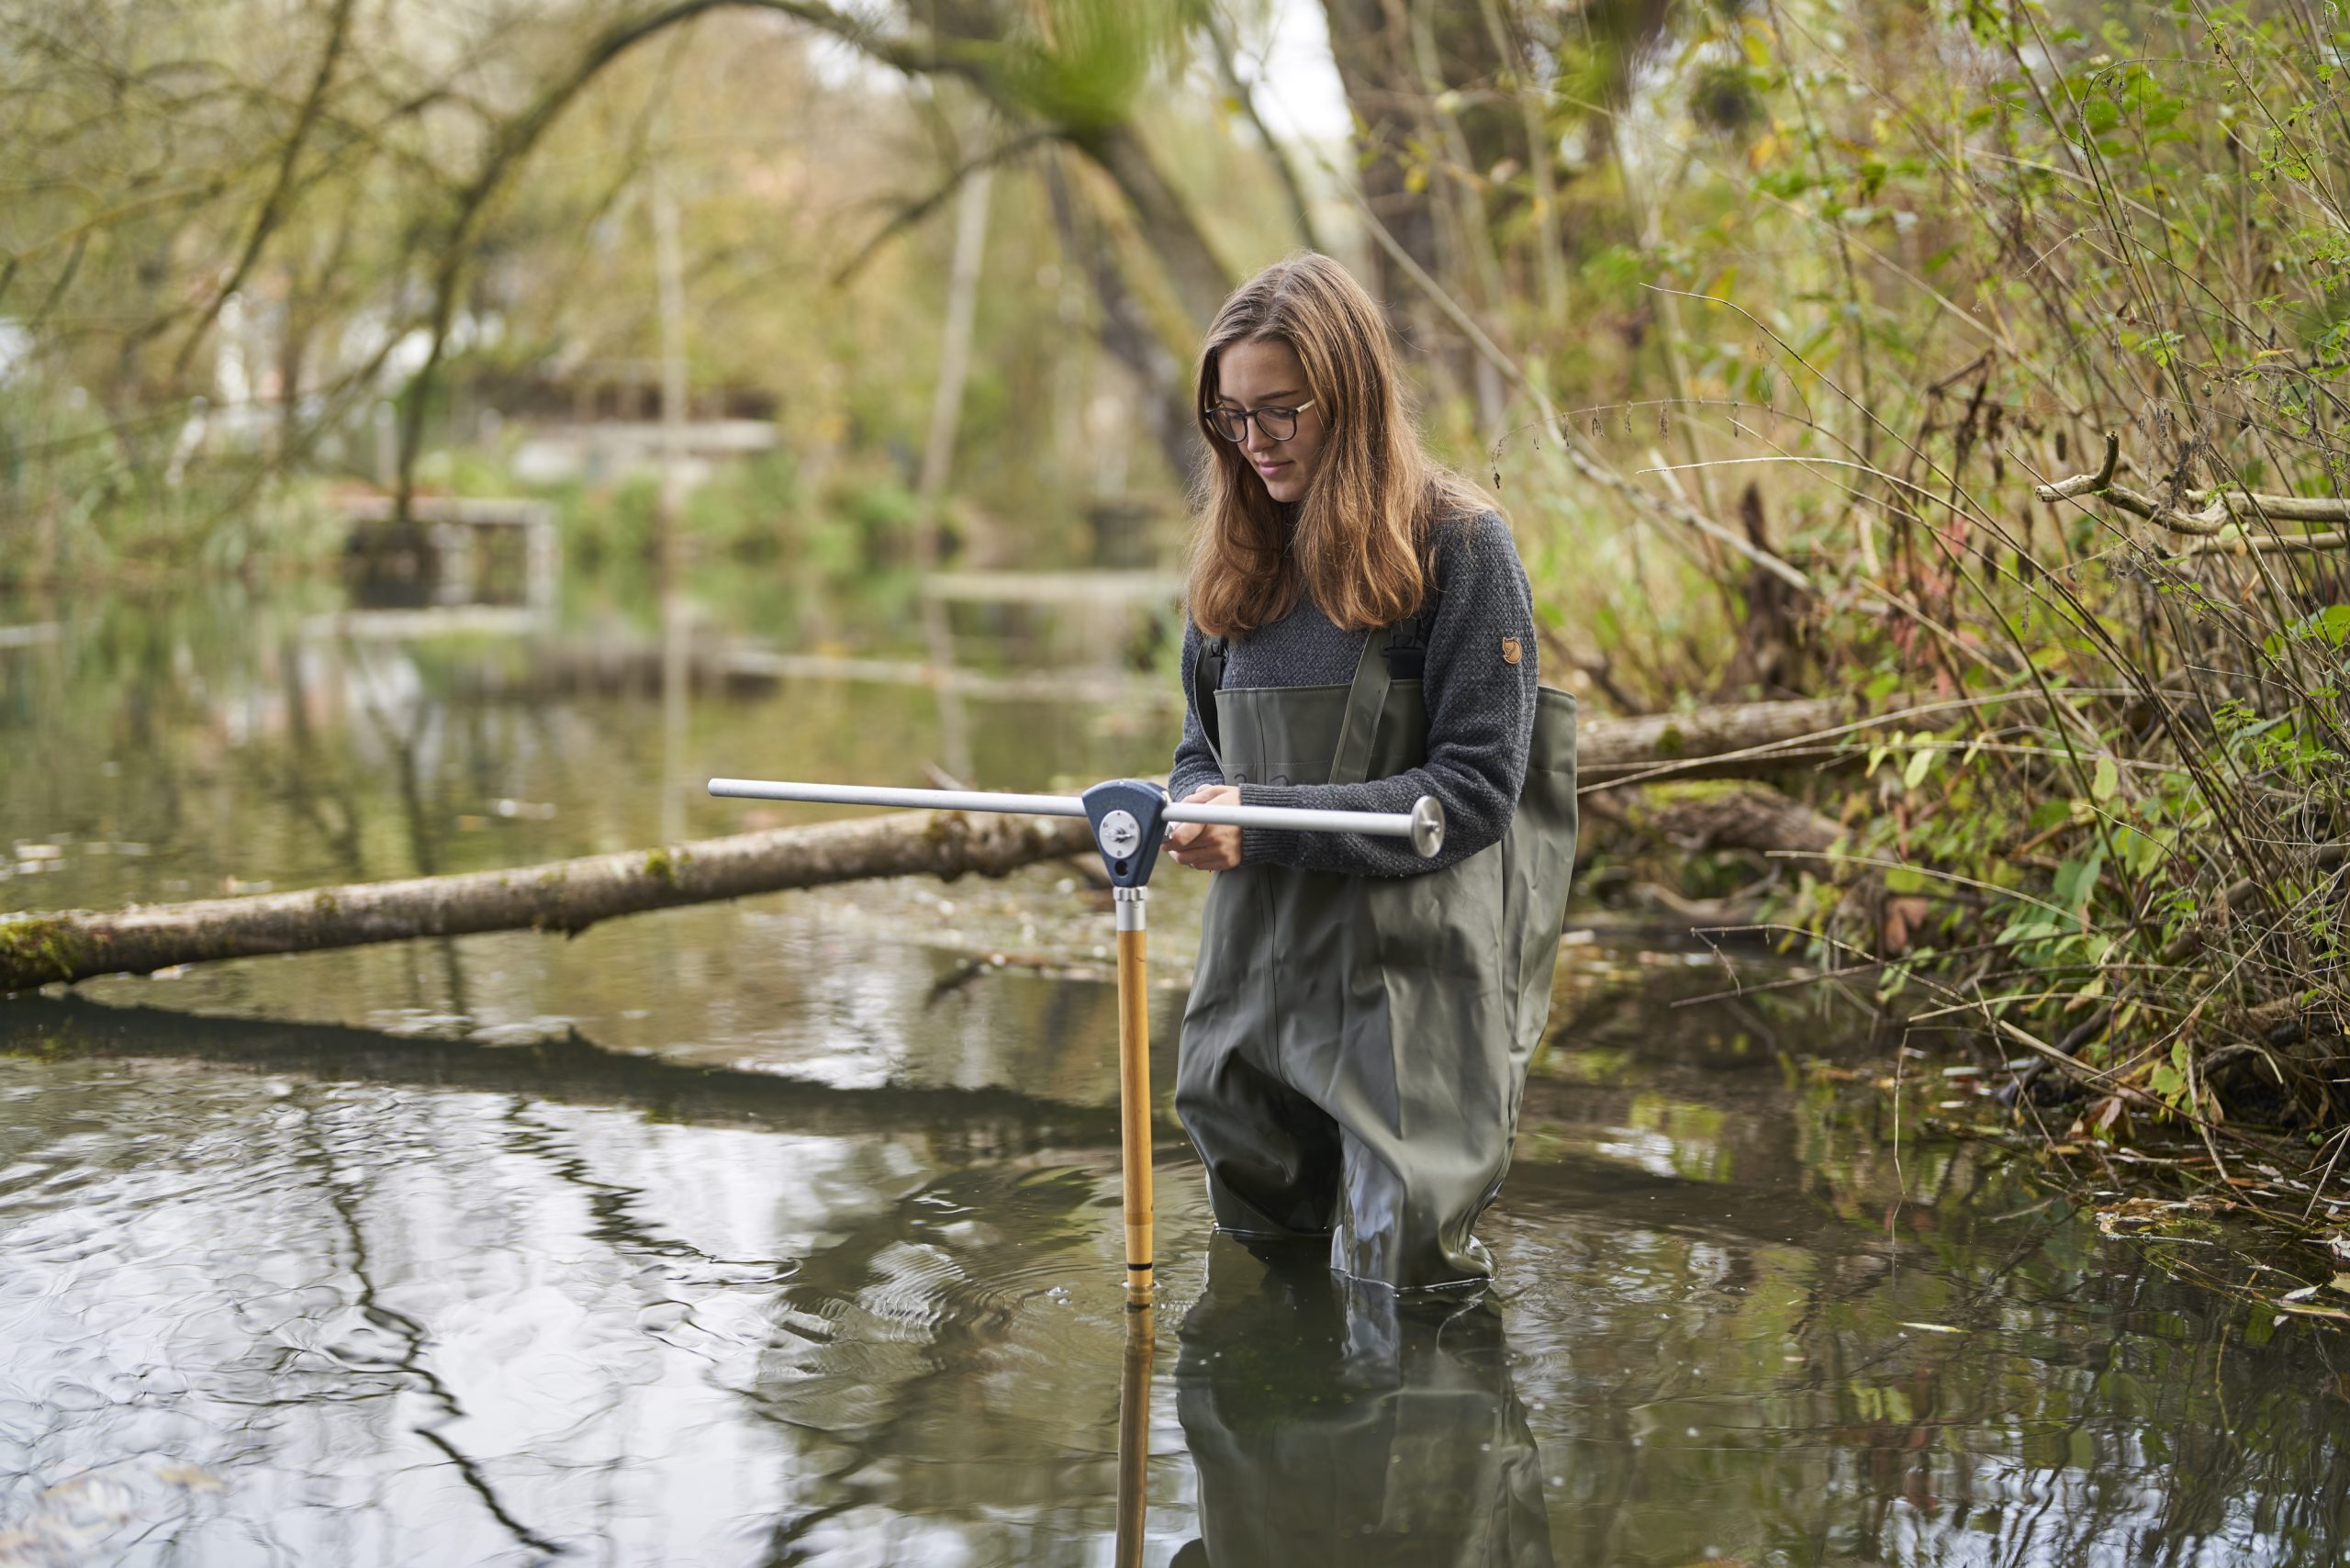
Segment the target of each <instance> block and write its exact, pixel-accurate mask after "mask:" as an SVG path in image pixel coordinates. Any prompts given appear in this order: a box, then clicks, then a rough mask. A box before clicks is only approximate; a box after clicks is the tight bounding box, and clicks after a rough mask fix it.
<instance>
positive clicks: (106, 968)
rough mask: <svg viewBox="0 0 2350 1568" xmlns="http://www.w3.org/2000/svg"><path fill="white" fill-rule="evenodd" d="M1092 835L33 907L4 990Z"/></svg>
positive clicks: (563, 866) (676, 853)
mask: <svg viewBox="0 0 2350 1568" xmlns="http://www.w3.org/2000/svg"><path fill="white" fill-rule="evenodd" d="M1091 847H1092V838H1091V834H1090V833H1089V831H1088V830H1087V827H1086V824H1085V823H1084V821H1083V819H1081V818H1076V817H1071V818H1038V817H1013V816H992V815H989V814H987V813H984V812H981V813H965V812H905V813H901V814H896V815H891V816H881V817H859V818H856V819H855V820H853V821H849V822H837V823H819V824H815V825H812V826H807V827H786V828H773V829H769V830H767V831H766V832H763V833H744V834H733V835H731V836H728V837H725V838H709V839H703V840H701V841H699V842H698V843H693V844H678V845H671V846H666V847H663V848H658V849H636V850H630V851H627V852H625V853H622V854H618V855H590V856H585V857H581V858H579V859H576V860H558V861H555V862H554V863H553V864H552V865H545V866H526V867H522V868H518V869H515V870H509V871H466V872H460V873H457V874H455V875H453V876H443V877H414V878H410V879H406V880H403V881H397V882H361V883H355V884H353V885H349V886H344V887H334V888H315V889H311V890H307V891H303V892H291V893H263V894H261V895H258V896H255V897H250V898H232V899H206V900H203V901H201V902H195V903H177V904H152V905H140V904H132V905H130V906H129V907H127V908H124V909H119V910H114V911H111V912H107V913H90V912H84V911H75V912H73V913H63V914H47V915H28V916H18V917H16V918H12V919H0V992H5V991H24V990H28V989H30V988H32V987H35V986H39V985H44V984H47V983H49V982H50V981H54V980H86V979H88V978H90V977H91V976H93V975H106V974H117V973H130V974H146V973H149V972H151V971H153V970H155V969H166V968H169V967H171V966H173V965H176V964H192V963H199V962H204V961H207V960H210V959H215V958H254V957H257V956H259V955H262V954H265V953H307V952H314V951H316V950H318V949H320V948H325V947H351V946H359V945H361V944H363V943H368V942H396V941H400V940H402V939H405V938H408V937H412V936H464V935H472V934H473V933H475V932H480V931H518V930H536V931H559V932H564V933H566V934H576V933H578V932H581V931H585V930H586V929H588V927H589V926H591V925H593V924H596V923H597V922H598V921H600V920H610V918H612V917H613V916H614V915H619V914H635V913H640V912H642V911H644V910H654V909H667V908H671V907H673V906H675V905H677V904H689V903H708V902H713V901H716V900H720V899H735V898H742V897H744V896H745V895H748V894H751V893H771V892H778V891H781V890H785V889H788V888H812V887H818V886H822V885H823V884H825V883H829V882H846V881H856V880H859V879H864V878H867V877H910V876H932V877H943V878H953V877H959V876H962V875H964V874H965V873H967V872H972V871H976V872H979V873H980V874H982V875H985V876H993V877H1000V876H1002V875H1004V874H1005V873H1007V872H1009V871H1013V870H1016V869H1018V868H1020V867H1023V866H1027V865H1031V864H1033V863H1035V862H1036V861H1039V860H1049V859H1053V858H1056V857H1060V856H1065V855H1073V854H1077V853H1079V852H1080V851H1087V850H1090V849H1091Z"/></svg>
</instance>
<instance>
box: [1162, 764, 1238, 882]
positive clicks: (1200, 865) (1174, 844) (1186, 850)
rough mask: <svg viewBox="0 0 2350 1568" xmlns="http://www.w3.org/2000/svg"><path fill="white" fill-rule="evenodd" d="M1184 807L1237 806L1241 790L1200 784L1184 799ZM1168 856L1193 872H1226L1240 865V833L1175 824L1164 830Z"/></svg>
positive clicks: (1210, 825) (1197, 825) (1187, 824)
mask: <svg viewBox="0 0 2350 1568" xmlns="http://www.w3.org/2000/svg"><path fill="white" fill-rule="evenodd" d="M1183 803H1184V804H1185V805H1187V806H1188V805H1218V806H1237V805H1238V804H1239V803H1240V791H1239V790H1237V789H1236V788H1234V787H1233V786H1232V785H1229V784H1203V785H1201V786H1200V787H1199V788H1198V789H1196V790H1192V792H1191V793H1190V794H1188V795H1186V796H1184V797H1183ZM1167 853H1168V854H1169V855H1170V856H1172V857H1174V860H1175V863H1176V864H1177V865H1178V866H1189V867H1190V868H1192V870H1194V871H1229V870H1231V869H1232V868H1234V867H1235V866H1237V865H1239V864H1240V830H1239V829H1238V828H1237V827H1218V826H1214V825H1213V824H1211V823H1176V824H1175V825H1174V826H1173V827H1171V828H1169V829H1168V830H1167Z"/></svg>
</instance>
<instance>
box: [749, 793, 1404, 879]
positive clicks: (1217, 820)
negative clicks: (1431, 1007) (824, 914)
mask: <svg viewBox="0 0 2350 1568" xmlns="http://www.w3.org/2000/svg"><path fill="white" fill-rule="evenodd" d="M710 792H711V794H713V795H724V796H732V797H736V798H740V799H744V800H753V801H812V802H816V803H820V804H824V805H839V806H912V807H917V808H926V809H928V810H931V811H940V812H1008V813H1010V814H1012V815H1014V816H1025V817H1081V816H1084V815H1085V814H1086V810H1085V801H1084V800H1083V799H1082V798H1081V797H1080V796H1076V795H1014V794H1002V793H997V792H995V791H993V790H893V789H886V788H881V787H878V786H875V785H867V784H791V783H781V782H778V781H776V780H774V779H767V778H713V779H711V781H710ZM1159 816H1160V820H1161V821H1164V822H1170V823H1208V824H1209V825H1211V826H1217V827H1262V828H1281V829H1286V830H1288V831H1289V832H1292V833H1360V834H1369V835H1371V837H1374V838H1408V839H1410V840H1411V841H1412V847H1413V848H1414V849H1416V850H1417V851H1418V852H1419V854H1420V856H1421V857H1422V858H1423V859H1425V858H1427V857H1429V856H1432V855H1434V854H1435V853H1436V852H1437V851H1438V849H1440V848H1442V847H1443V846H1444V807H1443V806H1442V805H1440V804H1439V803H1438V801H1437V800H1436V799H1435V797H1433V796H1430V795H1423V796H1421V797H1420V798H1419V800H1418V801H1416V802H1415V803H1414V805H1413V807H1412V809H1411V810H1410V811H1408V812H1322V811H1305V810H1302V809H1299V808H1296V807H1291V806H1225V805H1211V804H1208V803H1206V802H1204V801H1197V802H1190V803H1186V802H1184V801H1169V803H1168V804H1167V805H1166V806H1165V807H1164V808H1163V809H1162V810H1161V812H1160V813H1159Z"/></svg>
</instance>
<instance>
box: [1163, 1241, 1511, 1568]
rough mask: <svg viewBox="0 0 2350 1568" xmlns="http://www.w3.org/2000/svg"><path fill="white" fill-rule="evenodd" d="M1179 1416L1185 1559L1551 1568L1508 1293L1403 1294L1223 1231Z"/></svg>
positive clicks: (1234, 1565)
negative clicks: (1190, 1534)
mask: <svg viewBox="0 0 2350 1568" xmlns="http://www.w3.org/2000/svg"><path fill="white" fill-rule="evenodd" d="M1175 1383H1176V1410H1177V1413H1178V1415H1179V1416H1180V1417H1181V1421H1182V1424H1183V1436H1184V1439H1185V1440H1186V1442H1187V1444H1188V1445H1189V1447H1190V1449H1191V1450H1192V1462H1193V1464H1194V1465H1196V1466H1197V1468H1198V1471H1199V1484H1200V1485H1199V1512H1200V1532H1201V1539H1200V1540H1194V1541H1192V1542H1191V1543H1189V1544H1188V1545H1186V1546H1185V1547H1184V1548H1183V1549H1182V1551H1180V1552H1178V1553H1177V1554H1176V1557H1175V1562H1176V1563H1177V1564H1179V1565H1181V1568H1202V1565H1203V1564H1212V1565H1213V1568H1259V1565H1262V1568H1294V1565H1295V1564H1297V1563H1300V1562H1329V1561H1334V1560H1336V1558H1335V1554H1336V1553H1337V1551H1344V1552H1345V1554H1346V1555H1345V1561H1346V1562H1348V1568H1372V1565H1375V1564H1383V1563H1397V1564H1401V1563H1406V1562H1408V1563H1413V1564H1430V1563H1449V1564H1459V1565H1462V1568H1467V1565H1472V1564H1473V1565H1476V1568H1550V1563H1551V1561H1552V1559H1551V1554H1550V1524H1549V1520H1548V1518H1547V1517H1546V1516H1545V1513H1544V1509H1543V1502H1542V1470H1541V1460H1540V1456H1539V1454H1538V1453H1537V1452H1536V1450H1535V1446H1534V1437H1533V1433H1532V1432H1531V1431H1530V1430H1529V1429H1528V1428H1527V1419H1526V1410H1525V1407H1524V1406H1522V1405H1521V1404H1520V1403H1519V1402H1518V1397H1517V1391H1516V1386H1515V1384H1514V1383H1513V1382H1512V1379H1511V1375H1510V1368H1509V1344H1508V1337H1507V1335H1506V1333H1505V1328H1504V1325H1503V1321H1502V1311H1501V1306H1500V1304H1499V1303H1497V1302H1495V1301H1494V1300H1493V1299H1492V1297H1491V1296H1489V1295H1483V1294H1481V1295H1479V1296H1477V1297H1475V1298H1473V1299H1471V1300H1468V1301H1460V1300H1451V1301H1428V1300H1424V1299H1418V1298H1415V1297H1409V1296H1406V1297H1402V1298H1399V1297H1398V1296H1397V1295H1396V1294H1394V1293H1393V1292H1392V1291H1388V1290H1384V1289H1380V1288H1377V1287H1367V1286H1361V1285H1356V1284H1352V1283H1350V1282H1348V1281H1347V1280H1345V1279H1344V1278H1342V1277H1341V1276H1339V1275H1337V1274H1334V1273H1332V1272H1331V1271H1329V1267H1328V1264H1327V1261H1326V1254H1325V1253H1324V1252H1323V1250H1322V1249H1319V1248H1314V1247H1304V1248H1289V1249H1270V1248H1268V1249H1262V1250H1259V1249H1252V1248H1250V1247H1249V1246H1248V1245H1246V1244H1244V1243H1242V1242H1239V1241H1237V1240H1235V1239H1234V1238H1230V1237H1225V1236H1218V1237H1216V1238H1214V1241H1213V1243H1212V1244H1211V1246H1210V1249H1209V1254H1208V1270H1207V1283H1206V1287H1205V1289H1204V1290H1203V1292H1202V1294H1201V1295H1200V1299H1199V1301H1198V1302H1197V1303H1196V1304H1194V1305H1193V1306H1192V1309H1191V1311H1190V1312H1189V1313H1188V1314H1187V1315H1186V1316H1184V1319H1183V1324H1182V1328H1181V1349H1180V1350H1179V1351H1178V1353H1177V1357H1176V1363H1175Z"/></svg>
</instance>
